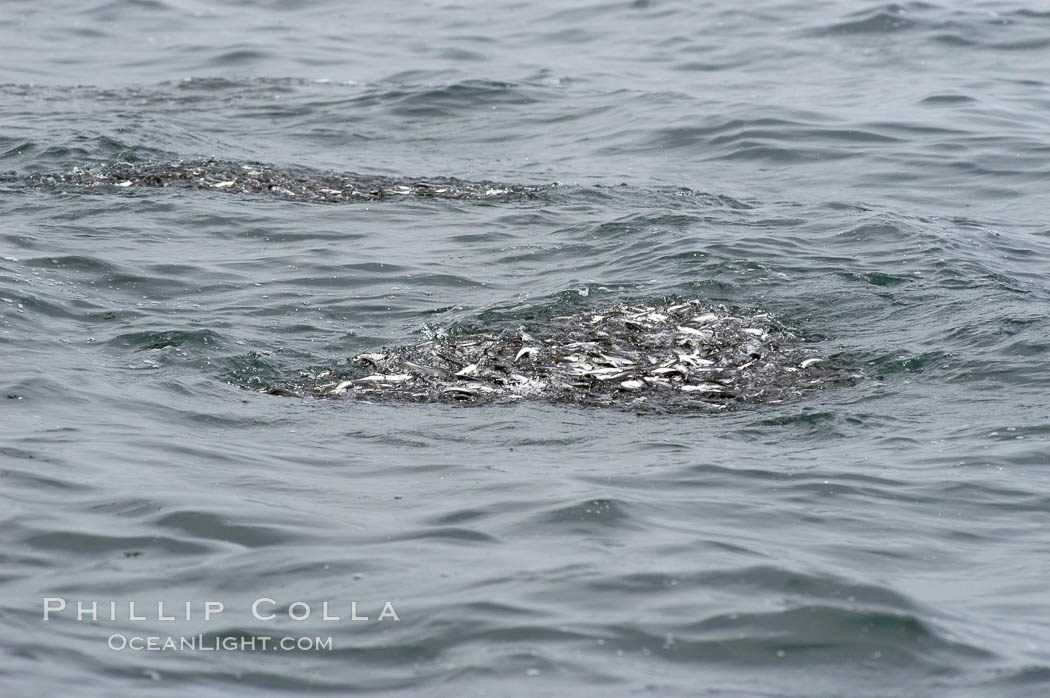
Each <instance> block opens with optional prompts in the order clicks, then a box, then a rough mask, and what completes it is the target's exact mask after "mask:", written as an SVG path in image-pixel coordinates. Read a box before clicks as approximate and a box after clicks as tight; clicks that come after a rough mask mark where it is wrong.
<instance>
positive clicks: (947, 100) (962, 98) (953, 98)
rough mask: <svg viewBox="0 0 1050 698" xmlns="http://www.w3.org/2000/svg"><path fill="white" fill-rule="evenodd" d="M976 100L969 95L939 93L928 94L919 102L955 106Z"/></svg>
mask: <svg viewBox="0 0 1050 698" xmlns="http://www.w3.org/2000/svg"><path fill="white" fill-rule="evenodd" d="M977 101H978V100H977V99H976V98H974V97H970V96H969V95H959V94H940V95H930V96H929V97H926V98H925V99H923V100H922V101H921V102H920V104H927V105H930V106H955V105H957V104H972V103H974V102H977Z"/></svg>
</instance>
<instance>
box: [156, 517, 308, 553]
mask: <svg viewBox="0 0 1050 698" xmlns="http://www.w3.org/2000/svg"><path fill="white" fill-rule="evenodd" d="M154 523H155V525H156V526H158V527H160V528H162V529H169V530H172V531H175V532H177V533H178V534H179V535H180V536H188V537H190V538H192V539H194V540H214V541H219V542H221V543H232V544H234V545H238V546H241V547H245V548H261V547H265V546H268V545H276V544H281V543H286V542H290V541H293V540H295V538H296V537H295V535H294V534H293V533H292V532H290V531H288V530H287V528H286V525H287V524H283V523H282V524H281V525H277V524H273V523H267V524H257V523H237V522H235V521H232V520H231V519H230V517H229V516H226V515H222V514H215V513H211V512H206V511H199V510H194V511H175V512H170V513H166V514H164V515H162V516H160V517H159V518H157V520H156V521H155V522H154Z"/></svg>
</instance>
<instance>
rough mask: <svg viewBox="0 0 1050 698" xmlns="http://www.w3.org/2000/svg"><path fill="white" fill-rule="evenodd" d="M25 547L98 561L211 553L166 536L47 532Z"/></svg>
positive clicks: (33, 536)
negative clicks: (136, 554) (138, 554)
mask: <svg viewBox="0 0 1050 698" xmlns="http://www.w3.org/2000/svg"><path fill="white" fill-rule="evenodd" d="M24 544H25V545H28V546H30V547H33V548H40V549H42V550H49V551H52V552H58V551H60V552H62V554H63V555H77V556H80V557H85V556H87V557H98V556H112V555H118V556H119V555H123V554H124V553H125V552H127V551H142V550H146V551H156V552H157V553H158V554H163V555H200V554H204V553H210V552H212V550H213V549H212V548H211V547H210V546H208V545H205V544H203V543H198V542H190V541H187V540H182V539H179V538H169V537H167V536H119V535H104V534H101V533H87V532H83V531H45V532H40V533H35V534H32V533H31V534H28V535H26V536H25V537H24Z"/></svg>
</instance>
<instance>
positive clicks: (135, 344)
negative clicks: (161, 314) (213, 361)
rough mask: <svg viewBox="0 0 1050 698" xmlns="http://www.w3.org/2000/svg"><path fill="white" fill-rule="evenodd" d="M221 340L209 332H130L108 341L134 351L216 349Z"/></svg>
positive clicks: (218, 336)
mask: <svg viewBox="0 0 1050 698" xmlns="http://www.w3.org/2000/svg"><path fill="white" fill-rule="evenodd" d="M221 342H222V338H221V336H220V335H219V334H217V333H215V332H213V331H211V330H167V331H149V332H132V333H129V334H121V335H117V336H116V337H113V339H111V340H109V342H108V343H109V344H110V345H111V346H114V347H128V348H131V349H134V350H135V351H149V350H152V349H167V348H179V347H217V346H219V345H220V344H221Z"/></svg>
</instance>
